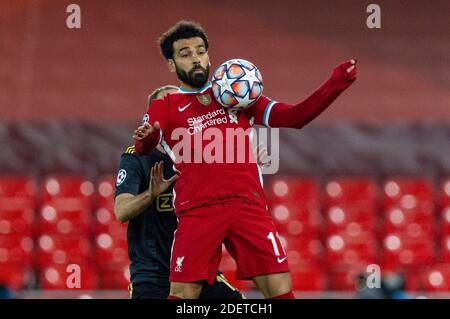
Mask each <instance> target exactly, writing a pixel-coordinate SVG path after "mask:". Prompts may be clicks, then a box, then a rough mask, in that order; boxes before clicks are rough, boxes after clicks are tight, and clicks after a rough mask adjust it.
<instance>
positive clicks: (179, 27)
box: [159, 20, 208, 59]
mask: <svg viewBox="0 0 450 319" xmlns="http://www.w3.org/2000/svg"><path fill="white" fill-rule="evenodd" d="M195 37H200V38H202V39H203V41H204V42H205V48H206V50H208V37H207V36H206V33H205V31H204V30H203V28H202V27H201V26H200V24H198V23H196V22H193V21H186V20H182V21H179V22H178V23H177V24H175V25H174V26H173V27H171V28H170V29H169V30H168V31H167V32H165V33H163V34H162V35H161V37H160V38H159V47H160V48H161V53H162V54H163V55H164V57H165V58H166V59H172V58H173V43H174V42H175V41H177V40H180V39H190V38H195Z"/></svg>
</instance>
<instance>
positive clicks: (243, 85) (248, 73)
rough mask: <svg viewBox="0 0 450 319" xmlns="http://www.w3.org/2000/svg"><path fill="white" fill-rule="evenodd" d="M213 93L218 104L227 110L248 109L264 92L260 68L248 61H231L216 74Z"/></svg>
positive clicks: (213, 81) (223, 64) (213, 80)
mask: <svg viewBox="0 0 450 319" xmlns="http://www.w3.org/2000/svg"><path fill="white" fill-rule="evenodd" d="M212 91H213V94H214V97H215V99H216V100H217V102H219V103H220V104H221V105H222V106H224V107H226V108H229V109H243V108H248V107H250V106H252V105H253V103H254V102H255V101H256V100H258V98H259V97H260V96H261V94H262V92H263V80H262V76H261V73H260V72H259V70H258V68H257V67H256V66H255V65H254V64H253V63H251V62H249V61H247V60H244V59H233V60H229V61H226V62H224V63H222V64H221V65H220V66H219V67H218V68H217V70H216V71H215V72H214V75H213V78H212Z"/></svg>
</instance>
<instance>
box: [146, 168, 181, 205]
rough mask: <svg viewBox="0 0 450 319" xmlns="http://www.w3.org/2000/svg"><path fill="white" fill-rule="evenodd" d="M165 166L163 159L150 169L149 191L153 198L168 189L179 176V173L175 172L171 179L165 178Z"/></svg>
mask: <svg viewBox="0 0 450 319" xmlns="http://www.w3.org/2000/svg"><path fill="white" fill-rule="evenodd" d="M163 166H164V163H163V162H162V161H161V162H158V163H156V164H155V165H154V166H153V167H152V168H151V170H150V181H149V187H148V191H149V192H150V194H151V196H152V197H153V198H156V197H157V196H158V195H160V194H161V193H163V192H164V191H166V190H167V189H168V188H169V186H170V185H171V184H172V183H173V182H175V181H176V180H177V179H178V177H179V175H178V174H175V175H173V176H172V177H171V178H169V179H164V175H163Z"/></svg>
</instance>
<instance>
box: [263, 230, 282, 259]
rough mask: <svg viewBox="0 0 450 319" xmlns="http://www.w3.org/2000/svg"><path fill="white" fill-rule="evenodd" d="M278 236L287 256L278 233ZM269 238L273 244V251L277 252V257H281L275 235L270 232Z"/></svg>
mask: <svg viewBox="0 0 450 319" xmlns="http://www.w3.org/2000/svg"><path fill="white" fill-rule="evenodd" d="M276 235H277V237H278V240H279V242H280V246H281V249H283V253H284V255H286V252H285V251H284V248H283V245H282V244H281V239H280V235H278V233H276ZM267 238H268V239H269V240H270V241H271V242H272V246H273V251H274V252H275V256H277V257H279V256H280V250H279V249H278V244H277V241H276V240H275V235H274V234H273V232H270V233H269V235H267Z"/></svg>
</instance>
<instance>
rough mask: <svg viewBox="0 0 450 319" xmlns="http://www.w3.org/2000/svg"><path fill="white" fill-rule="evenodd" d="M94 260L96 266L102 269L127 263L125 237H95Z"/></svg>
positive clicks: (104, 235) (102, 235)
mask: <svg viewBox="0 0 450 319" xmlns="http://www.w3.org/2000/svg"><path fill="white" fill-rule="evenodd" d="M95 259H96V263H97V265H102V267H107V266H108V265H116V264H120V265H123V264H126V263H128V261H129V258H128V241H127V237H126V236H118V237H113V236H111V235H110V234H107V233H101V234H98V235H97V236H96V237H95Z"/></svg>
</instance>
